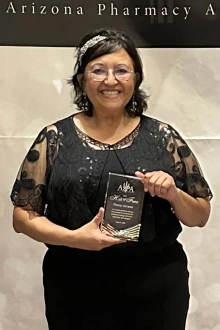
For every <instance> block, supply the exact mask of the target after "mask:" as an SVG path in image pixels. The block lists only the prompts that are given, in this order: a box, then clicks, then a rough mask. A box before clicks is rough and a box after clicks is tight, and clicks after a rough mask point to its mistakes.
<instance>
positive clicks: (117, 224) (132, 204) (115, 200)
mask: <svg viewBox="0 0 220 330" xmlns="http://www.w3.org/2000/svg"><path fill="white" fill-rule="evenodd" d="M144 194H145V193H144V185H143V183H142V181H141V180H140V179H139V178H137V177H134V176H128V175H121V174H116V173H109V179H108V184H107V190H106V196H105V204H104V208H105V215H104V220H103V221H102V224H101V230H102V231H105V232H106V234H107V235H110V236H113V237H117V238H123V239H126V240H128V241H134V242H137V241H138V238H139V234H140V228H141V215H142V208H143V201H144Z"/></svg>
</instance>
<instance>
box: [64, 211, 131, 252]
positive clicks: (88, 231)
mask: <svg viewBox="0 0 220 330" xmlns="http://www.w3.org/2000/svg"><path fill="white" fill-rule="evenodd" d="M103 217H104V209H103V208H102V207H101V208H100V209H99V212H98V214H97V215H96V216H95V217H94V218H93V219H92V220H91V221H90V222H89V223H87V224H86V225H84V226H82V227H80V228H79V229H76V230H74V231H72V234H71V236H72V242H70V245H69V246H70V247H74V248H77V249H82V250H91V251H100V250H102V249H104V248H106V247H109V246H111V245H115V244H120V243H125V242H126V240H123V239H118V238H114V237H110V236H107V235H106V234H105V233H102V232H101V230H100V227H99V225H100V223H101V222H102V220H103Z"/></svg>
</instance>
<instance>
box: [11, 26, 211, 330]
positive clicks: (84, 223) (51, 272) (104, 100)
mask: <svg viewBox="0 0 220 330" xmlns="http://www.w3.org/2000/svg"><path fill="white" fill-rule="evenodd" d="M142 80H143V72H142V63H141V59H140V57H139V55H138V52H137V50H136V49H135V46H134V44H133V42H132V41H131V40H130V38H129V37H128V36H126V35H125V34H124V33H122V32H120V31H116V30H114V29H99V30H96V31H93V32H92V33H90V34H88V35H86V36H85V37H84V38H83V40H82V41H81V43H80V45H79V48H78V50H77V61H76V65H75V73H74V75H73V77H72V79H71V80H70V83H71V84H73V86H74V89H75V99H74V102H75V104H76V105H77V107H78V109H79V110H81V112H79V113H77V114H75V115H72V116H70V117H68V118H65V119H62V120H60V121H58V122H56V123H55V124H53V125H51V126H48V127H46V128H44V129H43V130H42V131H41V132H40V134H39V136H38V137H37V139H36V140H35V142H34V144H33V145H32V147H31V148H30V151H29V152H28V154H27V156H26V158H25V160H24V162H23V164H22V166H21V169H20V171H19V173H18V177H17V180H16V182H15V184H14V187H13V191H12V194H11V198H12V201H13V203H14V205H15V209H14V215H13V224H14V229H15V231H16V232H21V233H24V234H25V235H28V236H30V237H31V238H33V239H35V240H37V241H40V242H44V243H45V244H46V245H47V246H48V251H47V252H46V255H45V258H44V262H43V284H44V293H45V305H46V317H47V321H48V325H49V329H50V330H58V329H59V330H61V329H62V330H67V329H71V330H73V329H76V330H80V329H83V330H90V329H94V330H99V329H100V330H107V329H112V330H113V329H114V330H119V329H121V330H123V329H126V330H127V329H132V330H134V329H137V330H144V329H150V330H183V329H185V321H186V316H187V310H188V304H189V290H188V270H187V259H186V255H185V253H184V251H183V249H182V246H181V244H180V243H178V241H177V237H178V235H179V233H180V232H181V225H180V223H183V224H184V225H186V226H190V227H193V226H199V227H203V226H204V225H205V224H206V222H207V220H208V217H209V213H210V203H209V200H210V199H211V197H212V193H211V191H210V189H209V186H208V184H207V182H206V180H205V179H204V177H203V174H202V172H201V169H200V167H199V164H198V162H197V160H196V158H195V156H194V155H193V153H192V152H191V150H190V149H189V147H188V146H187V144H186V142H185V141H184V140H183V139H182V138H181V136H180V135H179V133H178V132H177V131H176V130H175V129H174V128H173V127H171V126H170V125H168V124H165V123H162V122H160V121H158V120H155V119H153V118H150V117H147V116H144V115H143V111H144V110H145V109H146V108H147V103H146V95H145V93H144V92H143V91H142V90H141V89H140V85H141V83H142ZM109 172H115V173H119V174H127V175H132V176H137V177H139V178H140V179H141V180H142V182H143V185H144V190H145V198H144V206H143V212H142V218H141V230H140V237H139V241H138V242H137V243H136V242H126V241H125V240H122V239H118V238H114V237H110V236H108V235H106V234H105V233H104V232H101V231H100V224H101V222H102V220H103V218H104V209H103V204H104V198H105V192H106V185H107V180H108V174H109Z"/></svg>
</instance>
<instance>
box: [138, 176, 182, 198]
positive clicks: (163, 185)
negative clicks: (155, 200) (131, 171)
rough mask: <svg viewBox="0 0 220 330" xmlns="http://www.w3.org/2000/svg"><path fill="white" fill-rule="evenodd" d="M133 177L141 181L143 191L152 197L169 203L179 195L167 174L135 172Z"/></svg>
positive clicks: (172, 180) (171, 178) (173, 182)
mask: <svg viewBox="0 0 220 330" xmlns="http://www.w3.org/2000/svg"><path fill="white" fill-rule="evenodd" d="M135 175H136V176H137V177H138V178H141V179H142V182H143V184H144V191H146V192H147V191H148V192H149V194H150V195H151V196H152V197H154V196H158V197H161V198H164V199H166V200H168V201H169V202H170V203H171V202H173V201H174V200H175V199H176V198H177V197H178V195H179V189H178V188H177V187H176V185H175V181H174V179H173V177H172V176H171V175H169V174H168V173H165V172H163V171H154V172H148V173H146V174H143V173H141V172H139V171H137V172H135Z"/></svg>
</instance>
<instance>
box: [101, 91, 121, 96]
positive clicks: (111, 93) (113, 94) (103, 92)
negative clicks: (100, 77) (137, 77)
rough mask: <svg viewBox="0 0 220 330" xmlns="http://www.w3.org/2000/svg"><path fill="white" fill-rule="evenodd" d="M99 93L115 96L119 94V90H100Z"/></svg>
mask: <svg viewBox="0 0 220 330" xmlns="http://www.w3.org/2000/svg"><path fill="white" fill-rule="evenodd" d="M101 93H102V94H103V95H106V96H116V95H118V94H120V93H121V92H119V91H102V92H101Z"/></svg>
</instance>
